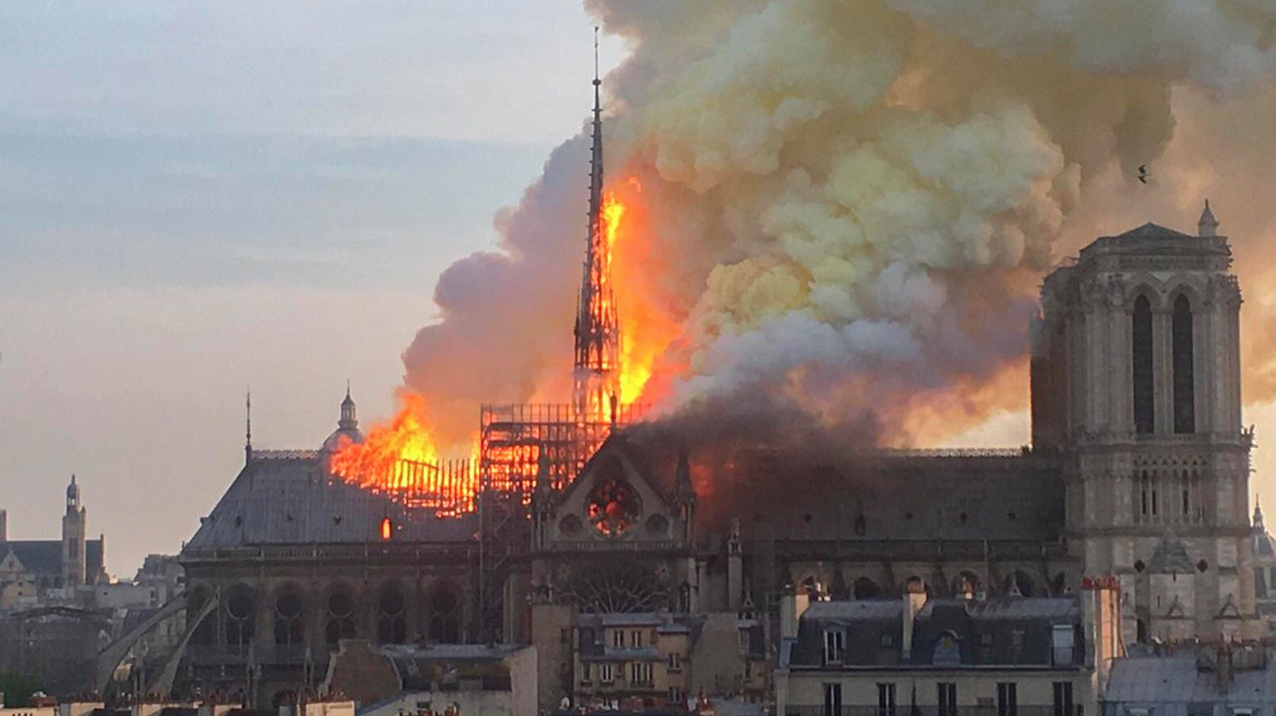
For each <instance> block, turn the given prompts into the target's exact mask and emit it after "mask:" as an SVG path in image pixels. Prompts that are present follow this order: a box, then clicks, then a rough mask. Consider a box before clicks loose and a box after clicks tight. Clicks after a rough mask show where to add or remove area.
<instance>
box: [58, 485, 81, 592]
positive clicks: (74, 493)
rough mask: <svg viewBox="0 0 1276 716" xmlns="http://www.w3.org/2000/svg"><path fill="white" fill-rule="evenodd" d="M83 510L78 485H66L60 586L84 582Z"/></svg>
mask: <svg viewBox="0 0 1276 716" xmlns="http://www.w3.org/2000/svg"><path fill="white" fill-rule="evenodd" d="M84 518H85V511H84V507H83V506H82V505H81V504H80V486H79V485H77V484H75V475H72V476H71V484H70V485H67V486H66V514H65V515H63V516H62V586H64V587H78V586H80V585H82V584H84V582H85V569H84V564H85V560H84V546H85V538H84V534H85V524H84V523H85V519H84Z"/></svg>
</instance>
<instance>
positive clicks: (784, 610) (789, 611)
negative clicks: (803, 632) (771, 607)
mask: <svg viewBox="0 0 1276 716" xmlns="http://www.w3.org/2000/svg"><path fill="white" fill-rule="evenodd" d="M809 606H811V596H810V595H809V594H807V591H806V590H805V589H802V588H800V587H799V588H798V589H794V588H793V587H791V586H789V587H786V588H785V589H784V594H782V595H781V596H780V638H781V639H796V638H797V635H798V622H800V621H801V619H802V615H803V614H805V613H806V608H807V607H809Z"/></svg>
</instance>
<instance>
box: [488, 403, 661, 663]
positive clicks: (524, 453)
mask: <svg viewBox="0 0 1276 716" xmlns="http://www.w3.org/2000/svg"><path fill="white" fill-rule="evenodd" d="M613 413H614V414H613V415H612V416H611V417H610V419H609V420H605V421H604V420H581V419H579V417H578V415H579V413H578V412H577V411H576V410H575V408H574V406H572V405H569V404H519V405H484V406H483V407H482V408H481V410H480V414H479V495H478V510H479V574H480V577H479V580H480V584H479V620H480V623H479V625H478V626H479V629H480V634H481V635H482V636H483V638H484V639H485V640H488V641H501V640H503V638H504V637H507V636H509V634H507V633H506V631H507V630H506V629H505V626H504V616H505V604H504V599H503V592H504V590H505V586H506V584H507V582H508V580H509V577H510V567H511V562H512V560H513V559H515V558H516V557H518V556H520V555H521V554H523V553H524V552H525V551H526V550H527V549H528V547H529V546H530V545H529V539H530V536H529V533H528V524H529V523H528V504H529V503H530V502H531V498H532V492H533V491H534V490H535V489H536V479H537V474H538V473H539V471H540V461H541V456H542V455H544V457H545V461H546V466H547V468H548V472H549V479H550V483H551V485H552V486H553V487H554V489H555V490H562V489H563V488H565V487H566V486H567V485H569V484H571V482H572V480H574V479H575V478H576V475H577V474H579V473H580V471H581V469H582V468H584V467H585V463H586V462H587V461H588V460H589V458H590V457H591V456H592V455H593V454H594V452H595V451H596V450H597V449H598V447H599V446H600V445H602V443H603V441H604V440H606V439H607V436H608V435H610V434H611V432H612V430H613V429H615V428H619V427H624V426H626V425H629V424H632V423H635V422H638V421H639V420H641V419H642V416H643V415H644V414H645V413H646V406H640V405H625V406H617V407H616V408H615V409H614V410H613Z"/></svg>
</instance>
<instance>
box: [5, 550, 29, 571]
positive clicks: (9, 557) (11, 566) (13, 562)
mask: <svg viewBox="0 0 1276 716" xmlns="http://www.w3.org/2000/svg"><path fill="white" fill-rule="evenodd" d="M26 571H27V566H26V565H25V564H23V563H22V560H20V559H18V555H17V554H15V553H14V551H13V550H9V552H8V554H6V555H5V556H4V559H0V572H26Z"/></svg>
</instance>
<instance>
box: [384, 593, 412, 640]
mask: <svg viewBox="0 0 1276 716" xmlns="http://www.w3.org/2000/svg"><path fill="white" fill-rule="evenodd" d="M407 605H408V600H407V598H406V597H405V596H404V595H403V589H402V588H401V587H399V585H397V584H387V585H386V586H385V587H384V588H383V589H382V590H381V596H380V597H379V598H378V599H377V641H378V642H380V643H382V644H402V643H403V642H405V641H407V640H408V618H407Z"/></svg>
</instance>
